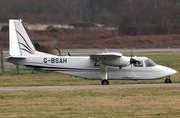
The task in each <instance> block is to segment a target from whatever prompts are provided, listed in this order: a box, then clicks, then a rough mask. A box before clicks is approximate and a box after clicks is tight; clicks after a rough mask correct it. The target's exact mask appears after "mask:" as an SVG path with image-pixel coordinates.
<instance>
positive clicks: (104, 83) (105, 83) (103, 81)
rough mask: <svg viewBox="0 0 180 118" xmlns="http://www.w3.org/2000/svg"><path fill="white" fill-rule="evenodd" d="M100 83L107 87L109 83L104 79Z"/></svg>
mask: <svg viewBox="0 0 180 118" xmlns="http://www.w3.org/2000/svg"><path fill="white" fill-rule="evenodd" d="M101 83H102V85H109V81H108V80H106V79H104V80H102V81H101Z"/></svg>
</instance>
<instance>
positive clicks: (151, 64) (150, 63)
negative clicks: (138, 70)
mask: <svg viewBox="0 0 180 118" xmlns="http://www.w3.org/2000/svg"><path fill="white" fill-rule="evenodd" d="M145 63H146V67H153V66H156V63H155V62H154V61H152V60H151V59H147V60H145Z"/></svg>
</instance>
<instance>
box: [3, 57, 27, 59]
mask: <svg viewBox="0 0 180 118" xmlns="http://www.w3.org/2000/svg"><path fill="white" fill-rule="evenodd" d="M12 58H14V59H26V56H9V57H6V59H12Z"/></svg>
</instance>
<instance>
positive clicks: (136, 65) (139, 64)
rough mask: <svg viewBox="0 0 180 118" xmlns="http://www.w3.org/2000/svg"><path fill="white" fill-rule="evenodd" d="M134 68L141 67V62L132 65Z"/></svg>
mask: <svg viewBox="0 0 180 118" xmlns="http://www.w3.org/2000/svg"><path fill="white" fill-rule="evenodd" d="M134 67H143V61H138V62H136V63H135V64H134Z"/></svg>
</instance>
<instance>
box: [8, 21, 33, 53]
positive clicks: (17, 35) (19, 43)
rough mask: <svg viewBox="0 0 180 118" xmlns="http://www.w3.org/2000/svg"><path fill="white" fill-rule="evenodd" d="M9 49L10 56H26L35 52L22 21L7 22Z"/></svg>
mask: <svg viewBox="0 0 180 118" xmlns="http://www.w3.org/2000/svg"><path fill="white" fill-rule="evenodd" d="M9 49H10V52H9V53H10V55H11V56H27V55H32V54H33V53H34V52H35V48H34V45H33V44H32V42H31V39H30V38H29V36H28V34H27V32H26V30H25V28H24V26H23V24H22V20H21V19H20V20H12V19H10V20H9Z"/></svg>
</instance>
